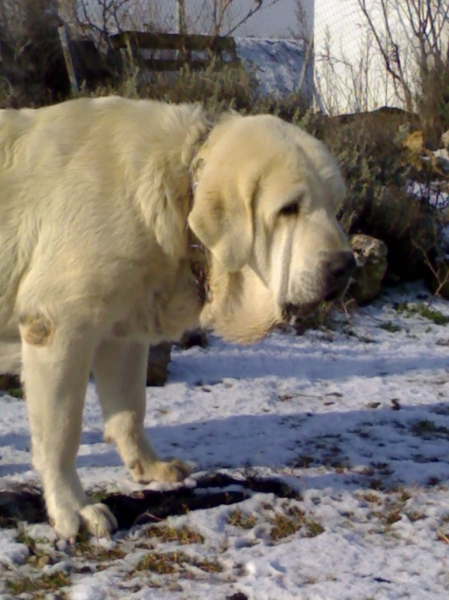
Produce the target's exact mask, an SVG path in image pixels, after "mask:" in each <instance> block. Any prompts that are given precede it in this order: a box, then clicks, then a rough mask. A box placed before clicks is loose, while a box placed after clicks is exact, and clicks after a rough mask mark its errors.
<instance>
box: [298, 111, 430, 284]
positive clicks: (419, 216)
mask: <svg viewBox="0 0 449 600" xmlns="http://www.w3.org/2000/svg"><path fill="white" fill-rule="evenodd" d="M409 120H410V117H409V116H408V115H407V114H406V113H404V112H403V111H396V110H391V111H390V110H380V111H374V112H372V113H361V114H358V115H351V116H345V117H337V118H325V117H320V116H318V117H316V116H310V115H308V116H307V118H305V119H303V120H302V124H303V126H305V128H306V129H307V130H308V131H310V132H311V133H313V134H315V135H317V136H318V137H320V138H321V139H322V140H323V141H324V142H325V143H326V144H327V146H328V147H329V149H330V150H331V152H332V154H333V155H334V156H335V157H336V159H337V160H338V162H339V164H340V166H341V169H342V172H343V175H344V177H345V179H346V181H347V184H348V193H347V196H346V198H345V201H344V203H343V206H342V208H341V210H340V213H339V220H340V223H341V225H342V227H343V229H344V231H345V232H346V233H347V234H349V235H351V234H354V233H364V234H366V235H371V236H374V237H377V238H379V239H381V240H383V241H384V242H385V244H386V245H387V248H388V265H389V274H390V275H391V274H394V275H396V276H399V277H400V278H401V279H417V278H420V277H423V276H425V275H427V272H428V264H427V258H426V257H431V256H432V255H433V254H434V253H435V251H436V246H437V243H438V240H437V237H438V235H437V230H436V220H437V214H436V211H435V209H434V208H432V207H431V206H429V204H428V203H426V202H422V201H420V200H418V199H417V198H414V197H411V196H410V195H409V194H408V193H407V192H406V187H407V183H408V182H409V180H410V178H411V177H412V176H413V175H414V173H413V171H412V166H411V165H410V164H409V163H408V162H407V161H406V159H405V156H404V154H403V151H402V149H401V147H400V145H399V143H395V140H397V134H398V131H399V128H400V126H401V125H402V126H404V125H407V123H408V122H409Z"/></svg>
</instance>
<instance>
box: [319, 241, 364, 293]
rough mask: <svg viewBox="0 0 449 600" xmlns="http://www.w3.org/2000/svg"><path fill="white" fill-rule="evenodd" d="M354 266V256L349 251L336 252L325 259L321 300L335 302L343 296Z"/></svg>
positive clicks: (355, 264)
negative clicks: (323, 292) (323, 291)
mask: <svg viewBox="0 0 449 600" xmlns="http://www.w3.org/2000/svg"><path fill="white" fill-rule="evenodd" d="M356 266H357V263H356V260H355V256H354V253H353V252H351V251H343V252H338V253H337V254H333V255H332V257H330V258H329V259H326V262H325V263H324V265H323V270H324V273H325V276H324V278H325V282H326V285H325V294H324V297H323V300H326V301H329V300H335V299H336V298H339V297H340V296H341V295H342V294H344V292H345V291H346V289H347V287H348V284H349V280H350V279H351V276H352V275H353V273H354V271H355V268H356Z"/></svg>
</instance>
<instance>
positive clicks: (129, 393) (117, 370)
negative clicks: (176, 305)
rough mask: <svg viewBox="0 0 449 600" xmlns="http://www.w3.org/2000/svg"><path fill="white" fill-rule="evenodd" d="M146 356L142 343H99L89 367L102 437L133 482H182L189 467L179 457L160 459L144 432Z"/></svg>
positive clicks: (146, 347)
mask: <svg viewBox="0 0 449 600" xmlns="http://www.w3.org/2000/svg"><path fill="white" fill-rule="evenodd" d="M147 357H148V346H147V345H145V344H139V343H136V342H122V341H117V340H106V341H104V342H102V343H101V344H100V345H99V347H98V349H97V352H96V355H95V359H94V363H93V367H94V375H95V380H96V384H97V390H98V395H99V398H100V402H101V407H102V411H103V416H104V423H105V425H104V435H105V440H106V441H113V442H114V443H115V444H116V446H117V450H118V452H119V454H120V456H121V457H122V460H123V462H124V463H125V465H126V466H127V467H128V468H129V469H130V471H131V473H132V475H133V477H134V479H135V480H136V481H139V482H141V483H148V482H150V481H169V482H175V481H182V480H183V479H185V477H186V476H187V475H188V474H189V473H190V469H189V467H188V466H187V465H186V464H185V463H183V462H181V461H180V460H170V461H163V460H161V459H160V458H159V456H158V455H157V454H156V452H155V451H154V450H153V448H152V446H151V444H150V441H149V440H148V438H147V436H146V434H145V430H144V418H145V402H146V398H145V382H146V368H147Z"/></svg>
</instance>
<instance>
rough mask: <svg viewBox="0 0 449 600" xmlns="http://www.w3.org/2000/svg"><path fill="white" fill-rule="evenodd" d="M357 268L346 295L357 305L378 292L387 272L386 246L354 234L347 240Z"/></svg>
mask: <svg viewBox="0 0 449 600" xmlns="http://www.w3.org/2000/svg"><path fill="white" fill-rule="evenodd" d="M349 242H350V244H351V247H352V250H353V252H354V255H355V258H356V261H357V268H356V271H355V273H354V275H353V281H352V283H351V284H350V286H349V290H348V293H349V295H350V296H351V297H352V298H354V299H355V301H356V302H357V303H358V304H365V303H366V302H370V301H371V300H373V299H374V298H375V297H376V296H377V294H378V293H379V292H380V289H381V286H382V280H383V278H384V275H385V272H386V270H387V246H386V245H385V244H384V242H382V241H381V240H378V239H376V238H373V237H371V236H369V235H364V234H356V235H353V236H351V238H350V240H349Z"/></svg>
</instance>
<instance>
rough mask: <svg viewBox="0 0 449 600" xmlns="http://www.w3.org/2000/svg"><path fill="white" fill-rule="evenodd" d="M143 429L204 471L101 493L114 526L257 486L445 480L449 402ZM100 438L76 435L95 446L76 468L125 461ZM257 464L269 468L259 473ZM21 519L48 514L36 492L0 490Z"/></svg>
mask: <svg viewBox="0 0 449 600" xmlns="http://www.w3.org/2000/svg"><path fill="white" fill-rule="evenodd" d="M395 408H396V409H397V408H398V407H395ZM148 433H149V435H150V438H151V439H152V441H153V442H154V445H155V447H156V448H157V450H158V451H159V452H161V454H167V455H168V454H174V453H175V452H177V454H178V456H180V458H183V459H188V460H193V461H194V462H196V464H197V467H198V469H199V470H201V471H202V472H203V473H204V472H206V475H204V474H203V475H202V476H199V477H197V487H196V488H192V487H181V488H178V489H175V490H169V491H153V490H148V489H145V488H144V487H142V490H141V491H139V492H136V493H132V494H128V495H126V494H120V493H112V494H104V495H102V498H101V500H102V501H103V502H105V503H106V504H108V505H109V506H110V507H111V509H112V510H113V511H114V513H115V514H116V516H117V518H118V522H119V526H120V528H129V527H130V526H132V525H133V524H141V523H144V522H149V521H153V520H154V521H157V520H160V519H163V518H165V517H167V516H169V515H179V514H184V513H186V512H188V511H191V510H196V509H205V508H210V507H213V506H217V505H220V504H232V503H236V502H241V501H242V500H244V499H245V498H247V497H249V496H250V495H251V494H253V493H254V492H259V493H271V494H275V495H277V496H280V497H285V498H297V499H299V498H300V497H301V493H302V491H303V490H308V492H310V491H312V492H313V490H324V489H326V490H331V491H334V492H342V491H343V490H347V491H353V490H355V489H372V488H374V489H395V488H397V487H402V486H416V485H419V486H434V485H437V484H443V483H447V482H449V451H448V447H449V446H448V442H449V411H448V407H447V405H445V404H444V403H437V404H433V405H428V406H425V407H416V406H406V405H404V406H400V407H399V410H393V408H391V409H390V408H378V409H372V410H368V409H365V410H359V411H345V412H335V411H333V412H331V413H323V414H312V413H309V412H304V411H298V412H297V413H291V414H289V415H283V416H280V415H270V414H267V415H257V416H252V415H240V416H232V417H228V418H225V419H211V420H208V421H202V422H192V423H187V424H182V425H176V426H163V427H161V426H159V427H155V428H152V429H151V430H149V431H148ZM100 442H101V436H100V434H92V433H87V434H85V435H84V436H83V440H82V443H89V444H90V445H91V446H92V452H91V453H90V454H89V455H84V456H80V457H79V458H78V467H79V468H80V469H83V468H92V467H93V466H94V465H97V466H98V464H101V465H105V466H112V467H115V466H116V465H117V466H118V465H120V464H121V463H120V459H119V457H118V456H117V454H116V453H115V451H114V450H113V449H111V451H107V452H106V454H104V453H102V454H101V456H100V455H98V454H96V453H95V444H96V443H100ZM1 443H2V440H1V439H0V444H1ZM14 467H15V466H14ZM260 467H262V468H264V469H263V470H265V471H266V467H268V468H269V469H270V472H271V473H274V475H273V476H272V477H268V478H267V477H265V478H262V477H260V476H259V475H258V473H260V470H259V469H260ZM99 468H101V467H99ZM224 468H229V469H238V471H239V476H238V478H237V479H234V477H231V476H229V474H223V473H220V469H224ZM229 486H231V488H230V487H229ZM21 520H24V521H28V522H40V521H45V520H46V515H45V510H44V507H43V502H42V497H41V494H40V492H38V491H34V490H33V491H29V490H25V491H8V492H0V526H8V524H9V525H11V524H14V523H17V521H21Z"/></svg>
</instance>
